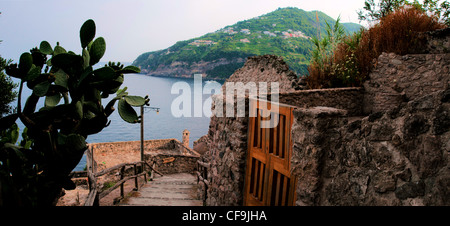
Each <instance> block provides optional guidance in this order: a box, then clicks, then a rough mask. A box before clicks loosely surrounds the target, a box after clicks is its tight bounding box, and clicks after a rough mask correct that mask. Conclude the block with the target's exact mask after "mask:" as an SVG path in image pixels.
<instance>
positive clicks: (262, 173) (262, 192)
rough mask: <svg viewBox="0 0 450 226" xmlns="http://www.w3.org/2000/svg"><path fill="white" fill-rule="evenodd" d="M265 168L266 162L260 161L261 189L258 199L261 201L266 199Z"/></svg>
mask: <svg viewBox="0 0 450 226" xmlns="http://www.w3.org/2000/svg"><path fill="white" fill-rule="evenodd" d="M264 168H265V164H264V163H260V168H259V181H258V182H259V184H258V187H259V190H258V199H259V200H261V201H264V196H263V194H264V189H263V187H264V176H265V175H264Z"/></svg>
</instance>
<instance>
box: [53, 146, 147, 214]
mask: <svg viewBox="0 0 450 226" xmlns="http://www.w3.org/2000/svg"><path fill="white" fill-rule="evenodd" d="M94 160H95V162H96V163H97V169H96V171H97V172H98V171H100V170H104V169H107V168H110V167H113V166H115V165H118V164H121V163H124V162H137V161H140V153H139V152H133V151H123V152H113V153H108V154H106V153H101V152H94ZM112 178H113V177H109V178H105V177H101V178H98V180H97V181H98V184H104V183H105V182H106V181H111V180H114V179H112ZM147 179H148V177H147ZM139 184H140V185H142V184H144V177H139ZM134 187H135V185H134V179H132V180H128V181H127V182H125V183H124V192H125V196H127V194H129V193H130V192H131V191H133V188H134ZM64 192H65V195H64V196H62V197H61V198H60V199H59V200H58V203H57V206H83V205H84V202H85V200H86V198H87V196H88V194H89V189H88V186H87V185H77V187H76V188H75V190H70V191H67V190H65V191H64ZM119 196H120V187H118V188H117V189H115V190H114V191H112V192H111V193H109V194H108V195H107V196H105V197H104V198H102V199H100V206H112V205H113V204H114V200H115V199H116V198H118V197H119Z"/></svg>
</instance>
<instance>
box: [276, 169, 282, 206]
mask: <svg viewBox="0 0 450 226" xmlns="http://www.w3.org/2000/svg"><path fill="white" fill-rule="evenodd" d="M274 176H275V173H274ZM280 181H281V174H280V173H277V182H276V185H277V187H276V190H275V206H279V205H280V186H281V182H280Z"/></svg>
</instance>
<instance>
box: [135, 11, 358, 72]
mask: <svg viewBox="0 0 450 226" xmlns="http://www.w3.org/2000/svg"><path fill="white" fill-rule="evenodd" d="M316 15H317V16H318V18H319V24H318V23H317V19H316ZM325 21H327V22H328V23H330V24H334V22H335V20H334V19H333V18H331V17H329V16H328V15H326V14H325V13H322V12H320V11H311V12H306V11H304V10H301V9H298V8H293V7H289V8H279V9H277V10H275V11H273V12H271V13H268V14H265V15H262V16H259V17H255V18H252V19H249V20H244V21H240V22H238V23H236V24H234V25H230V26H227V27H224V28H222V29H220V30H218V31H216V32H212V33H208V34H206V35H203V36H201V37H199V38H194V39H190V40H185V41H179V42H177V43H176V44H175V45H173V46H171V47H169V48H167V49H163V50H159V51H153V52H147V53H144V54H142V55H140V56H139V57H138V58H137V59H136V60H135V61H134V62H133V65H135V66H138V67H140V68H141V71H142V72H143V73H145V74H148V75H153V76H169V77H192V76H193V75H194V74H203V76H206V78H211V79H226V78H228V77H229V76H230V75H231V74H233V72H234V71H235V70H236V69H238V68H240V67H242V66H243V65H244V62H245V60H246V58H247V57H249V56H255V55H265V54H272V55H278V56H282V57H283V59H284V60H285V61H286V62H287V63H288V65H289V66H290V68H291V70H293V71H295V72H296V73H297V74H300V75H305V74H307V66H308V64H309V62H310V57H311V56H310V51H311V50H312V48H313V43H312V42H311V40H310V37H314V36H317V34H319V35H323V34H325V33H326V23H325ZM343 26H344V27H345V29H346V31H347V32H348V33H353V32H355V31H358V30H359V29H360V27H361V26H360V25H359V24H355V23H343ZM318 28H319V29H318Z"/></svg>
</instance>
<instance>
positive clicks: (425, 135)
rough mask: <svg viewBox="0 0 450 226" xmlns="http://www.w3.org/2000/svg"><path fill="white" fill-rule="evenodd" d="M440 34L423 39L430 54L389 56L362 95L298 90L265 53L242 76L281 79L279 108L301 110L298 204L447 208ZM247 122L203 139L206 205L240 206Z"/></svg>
mask: <svg viewBox="0 0 450 226" xmlns="http://www.w3.org/2000/svg"><path fill="white" fill-rule="evenodd" d="M439 32H440V33H439ZM439 32H438V33H439V34H437V33H435V34H425V35H428V36H426V37H425V40H426V42H425V43H424V45H422V46H418V48H421V49H420V51H418V53H422V52H423V53H426V54H410V55H405V56H398V55H395V54H387V53H383V54H382V55H381V56H380V57H379V58H378V64H377V66H376V68H375V69H374V70H373V72H372V73H371V74H370V79H369V80H368V81H367V82H366V83H365V84H364V87H363V89H358V88H344V89H329V90H304V91H295V90H298V89H301V87H300V86H299V85H300V83H301V80H298V81H294V80H292V79H291V78H290V77H291V76H286V74H284V77H283V76H279V73H278V74H277V72H281V71H285V70H284V69H283V68H285V67H284V66H283V64H272V63H271V62H272V61H271V60H269V59H266V58H267V56H262V57H261V59H258V57H255V58H253V59H251V61H250V62H249V63H248V64H246V66H247V67H244V68H242V69H241V70H238V71H236V73H237V75H236V76H234V77H233V76H232V77H233V79H234V80H233V81H235V82H237V81H240V82H243V83H245V82H249V81H254V82H258V81H259V80H258V75H259V74H260V73H261V72H264V71H267V72H270V73H268V74H267V75H264V76H263V77H262V80H263V81H276V79H275V80H267V78H270V77H271V76H272V77H273V78H278V79H280V80H279V81H282V82H281V84H283V85H281V86H280V88H281V87H282V88H281V89H280V90H281V94H280V102H281V103H284V104H289V105H293V106H296V109H295V110H294V124H293V127H292V130H291V135H292V138H293V157H292V159H291V166H292V169H291V171H292V174H293V175H296V176H297V177H298V185H297V191H296V193H297V202H296V204H297V205H450V198H449V197H450V193H449V191H448V188H449V187H450V161H449V160H450V159H449V158H450V157H449V153H450V113H449V112H450V89H449V87H450V85H449V82H450V80H449V77H450V75H449V74H450V55H449V53H448V47H449V46H448V45H449V43H450V42H449V40H450V32H449V30H448V29H447V30H443V31H439ZM273 59H274V58H273ZM264 64H265V65H266V66H264ZM250 65H251V66H250ZM280 65H281V66H280ZM266 67H279V68H273V69H268V68H266ZM261 68H264V70H262V71H261ZM245 70H248V71H250V72H251V73H250V72H249V73H246V72H245ZM258 70H259V73H258ZM284 81H294V82H291V87H289V86H288V84H289V83H288V82H284ZM247 106H248V105H247ZM247 112H248V111H247ZM247 116H248V114H247V115H246V117H244V118H238V117H235V118H225V117H212V118H211V123H210V129H209V132H208V134H207V135H206V136H205V137H203V138H202V139H203V142H202V143H203V146H204V147H205V146H206V147H207V148H206V149H207V150H208V151H207V152H206V153H205V154H204V155H203V156H202V160H203V161H205V162H208V163H210V164H211V168H210V169H209V176H208V179H209V181H210V186H209V187H208V200H207V204H208V205H242V204H243V188H244V178H245V165H246V162H245V161H246V156H247V139H248V137H247V125H248V117H247Z"/></svg>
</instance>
